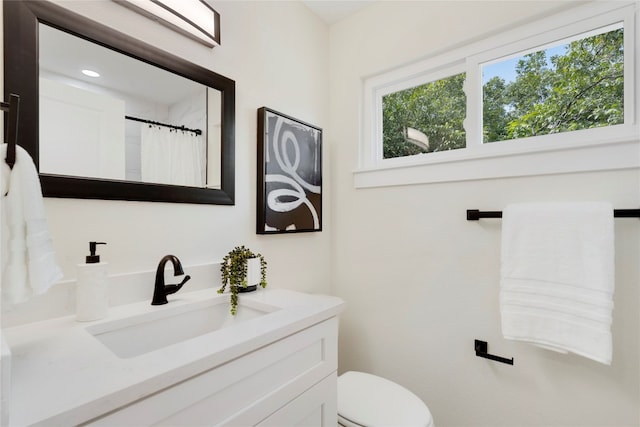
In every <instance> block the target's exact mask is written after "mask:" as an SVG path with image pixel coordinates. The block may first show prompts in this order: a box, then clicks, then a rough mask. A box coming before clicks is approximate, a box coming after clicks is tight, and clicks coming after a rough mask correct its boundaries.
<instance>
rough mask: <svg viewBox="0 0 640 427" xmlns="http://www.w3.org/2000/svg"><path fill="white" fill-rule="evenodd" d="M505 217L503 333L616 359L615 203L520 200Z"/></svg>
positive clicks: (605, 360) (602, 359)
mask: <svg viewBox="0 0 640 427" xmlns="http://www.w3.org/2000/svg"><path fill="white" fill-rule="evenodd" d="M502 221H503V224H502V249H501V252H502V260H501V261H502V265H501V282H500V311H501V319H502V333H503V335H504V337H505V338H507V339H513V340H520V341H527V342H531V343H534V344H537V345H540V346H542V347H545V348H548V349H552V350H556V351H560V352H572V353H575V354H579V355H581V356H584V357H587V358H590V359H593V360H595V361H598V362H601V363H604V364H607V365H609V364H611V358H612V337H611V321H612V310H613V291H614V237H613V236H614V232H613V207H612V206H611V204H610V203H607V202H580V203H523V204H515V205H510V206H507V208H506V209H504V211H503V215H502Z"/></svg>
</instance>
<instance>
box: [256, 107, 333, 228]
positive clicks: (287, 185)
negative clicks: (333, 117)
mask: <svg viewBox="0 0 640 427" xmlns="http://www.w3.org/2000/svg"><path fill="white" fill-rule="evenodd" d="M257 193H258V194H257V199H258V203H257V218H256V219H257V220H256V232H257V233H258V234H272V233H296V232H306V231H322V129H320V128H319V127H316V126H313V125H310V124H308V123H305V122H303V121H300V120H298V119H294V118H293V117H290V116H287V115H285V114H282V113H279V112H277V111H274V110H271V109H269V108H267V107H262V108H259V109H258V186H257Z"/></svg>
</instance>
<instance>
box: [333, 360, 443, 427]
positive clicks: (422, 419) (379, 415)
mask: <svg viewBox="0 0 640 427" xmlns="http://www.w3.org/2000/svg"><path fill="white" fill-rule="evenodd" d="M338 414H339V415H340V416H341V417H343V418H346V419H347V420H349V421H351V422H353V423H355V424H359V425H362V426H368V427H374V426H390V425H393V426H398V427H400V426H412V427H416V426H429V425H431V422H432V419H431V413H430V412H429V408H427V405H425V404H424V402H423V401H422V400H420V399H419V398H418V396H416V395H415V394H413V393H411V392H410V391H409V390H407V389H406V388H404V387H402V386H400V385H398V384H396V383H394V382H392V381H389V380H387V379H384V378H381V377H378V376H375V375H371V374H367V373H364V372H356V371H349V372H345V373H344V374H342V375H340V376H339V377H338Z"/></svg>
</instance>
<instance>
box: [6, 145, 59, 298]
mask: <svg viewBox="0 0 640 427" xmlns="http://www.w3.org/2000/svg"><path fill="white" fill-rule="evenodd" d="M6 152H7V144H3V145H2V148H1V149H0V158H1V160H0V161H1V162H2V166H1V167H2V195H1V196H2V297H3V298H2V301H3V305H5V304H9V305H10V304H16V303H21V302H24V301H26V300H28V299H29V298H30V297H31V296H33V295H38V294H42V293H44V292H46V291H47V290H48V289H49V288H50V287H51V286H52V285H53V284H54V283H56V282H57V281H58V280H60V279H61V278H62V272H61V270H60V267H58V264H57V263H56V259H55V252H54V249H53V242H52V240H51V236H50V235H49V229H48V227H47V221H46V218H45V212H44V203H43V200H42V189H41V187H40V180H39V178H38V172H37V170H36V167H35V165H34V164H33V160H32V159H31V157H30V156H29V154H28V153H27V152H26V151H25V150H24V149H23V148H21V147H20V146H17V147H16V163H15V165H14V166H13V170H11V169H10V168H9V166H8V165H7V164H6V163H5V161H4V159H5V157H6ZM7 191H8V193H7ZM5 193H6V196H5Z"/></svg>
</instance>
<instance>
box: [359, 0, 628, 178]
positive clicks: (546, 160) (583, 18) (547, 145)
mask: <svg viewBox="0 0 640 427" xmlns="http://www.w3.org/2000/svg"><path fill="white" fill-rule="evenodd" d="M638 20H639V18H638V6H637V5H636V4H635V3H633V2H624V3H621V2H606V3H604V2H603V3H599V2H598V3H593V4H588V5H584V6H578V7H576V8H572V9H569V10H565V11H563V12H560V13H557V14H553V15H550V16H547V17H545V18H544V19H543V20H539V21H536V22H533V23H531V24H527V25H524V26H521V27H518V28H514V29H511V30H508V31H505V32H502V33H500V34H496V35H494V36H491V37H488V38H485V39H482V40H480V41H477V42H473V43H470V44H467V45H464V46H461V47H459V48H457V49H453V50H450V51H448V52H445V53H442V54H438V55H434V56H432V57H429V58H425V59H423V60H420V61H417V62H414V63H411V64H408V65H405V66H402V67H398V68H395V69H392V70H390V71H388V72H385V73H382V74H379V75H376V76H372V77H369V78H366V79H364V80H363V98H362V107H363V108H362V112H363V115H362V122H363V128H362V135H361V139H360V149H359V159H358V167H357V169H356V171H355V172H354V183H355V186H356V187H357V188H366V187H378V186H386V185H403V184H416V183H429V182H445V181H461V180H469V179H483V178H498V177H509V176H527V175H544V174H550V173H567V172H577V171H592V170H610V169H627V168H637V167H640V144H639V142H638V135H639V134H640V132H639V131H638V129H639V127H638V122H639V120H638V108H640V106H638V105H636V102H637V101H636V100H637V96H636V94H637V84H638V82H637V81H636V64H635V62H636V60H637V58H638V57H640V55H639V54H638V47H639V46H638V45H637V43H636V42H635V35H636V31H637V27H638V26H639V25H640V24H638ZM618 22H622V23H623V25H624V61H625V67H624V123H623V124H618V125H612V126H606V127H600V128H593V129H584V130H577V131H572V132H563V133H556V134H549V135H541V136H535V137H528V138H520V139H513V140H505V141H495V142H491V143H483V141H482V108H483V107H482V74H481V65H482V64H483V63H486V62H491V61H496V60H500V59H501V58H508V57H509V56H515V55H520V54H522V52H527V51H534V50H540V49H545V48H546V47H547V46H549V45H552V44H557V42H559V41H560V42H562V41H564V40H567V39H571V38H572V37H575V36H579V35H581V34H588V33H589V32H590V31H592V30H596V29H598V28H603V27H606V26H608V25H611V24H615V23H618ZM459 73H466V81H465V84H464V90H465V93H466V95H467V117H466V119H465V122H464V126H465V131H466V135H467V140H466V148H461V149H456V150H450V151H442V152H434V153H425V154H419V155H414V156H407V157H396V158H390V159H384V158H383V155H382V97H383V96H384V95H387V94H389V93H393V92H397V91H400V90H404V89H407V88H410V87H415V86H418V85H421V84H425V83H428V82H430V81H434V80H437V79H441V78H444V77H448V76H452V75H455V74H459Z"/></svg>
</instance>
